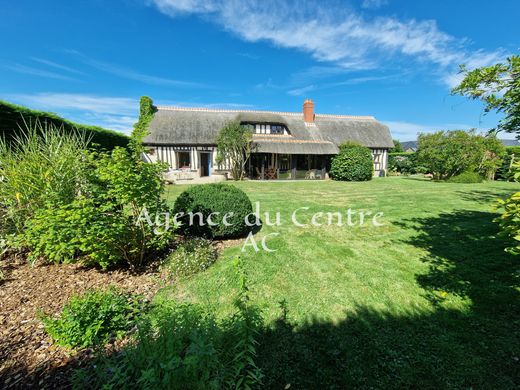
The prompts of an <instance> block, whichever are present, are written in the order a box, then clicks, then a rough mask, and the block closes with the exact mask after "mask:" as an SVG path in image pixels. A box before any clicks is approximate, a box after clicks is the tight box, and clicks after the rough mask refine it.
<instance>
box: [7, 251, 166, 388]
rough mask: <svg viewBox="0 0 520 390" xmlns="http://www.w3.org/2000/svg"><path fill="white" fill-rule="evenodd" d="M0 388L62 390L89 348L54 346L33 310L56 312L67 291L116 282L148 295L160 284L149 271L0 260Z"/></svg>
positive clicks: (89, 354)
mask: <svg viewBox="0 0 520 390" xmlns="http://www.w3.org/2000/svg"><path fill="white" fill-rule="evenodd" d="M0 267H1V269H0V271H2V273H3V280H0V388H2V389H15V388H24V389H27V388H47V389H52V388H60V389H61V388H67V387H70V378H71V374H72V370H73V369H74V368H77V367H78V366H81V365H82V364H85V362H86V361H88V360H89V358H90V356H91V355H92V351H89V350H85V351H81V352H80V353H76V354H74V353H72V352H69V351H66V350H64V349H63V348H60V347H58V346H57V345H54V344H53V342H52V340H51V339H50V338H49V337H48V336H47V335H46V334H45V332H44V329H43V326H42V324H41V322H40V321H39V320H38V313H39V312H40V311H43V312H45V313H47V314H51V315H56V314H58V313H59V312H60V310H61V308H62V307H63V305H64V304H65V303H66V302H67V301H68V300H69V298H70V297H71V296H72V295H75V294H80V293H82V292H85V291H86V290H88V289H92V288H106V287H108V286H110V285H113V286H116V287H118V288H120V289H122V290H124V291H128V292H131V293H136V294H142V295H143V296H144V297H145V299H151V298H152V297H153V296H154V295H155V293H156V291H157V289H158V288H159V285H160V282H159V280H160V279H159V278H158V276H157V273H156V272H155V271H154V270H150V271H146V272H143V273H140V274H132V273H130V272H128V271H124V270H115V271H109V272H104V271H101V270H97V269H93V268H85V267H83V266H81V265H77V264H60V265H55V264H52V265H49V264H47V265H45V264H42V265H36V266H31V265H30V264H29V263H28V262H27V261H26V260H25V259H23V258H16V257H14V256H11V257H9V258H7V259H3V260H0Z"/></svg>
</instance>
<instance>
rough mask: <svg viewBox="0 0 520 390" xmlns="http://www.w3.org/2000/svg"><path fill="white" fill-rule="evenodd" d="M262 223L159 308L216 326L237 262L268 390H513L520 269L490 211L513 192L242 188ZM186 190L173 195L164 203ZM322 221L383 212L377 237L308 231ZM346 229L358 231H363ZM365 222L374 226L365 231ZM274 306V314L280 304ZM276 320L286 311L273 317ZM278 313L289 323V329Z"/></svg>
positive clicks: (420, 186)
mask: <svg viewBox="0 0 520 390" xmlns="http://www.w3.org/2000/svg"><path fill="white" fill-rule="evenodd" d="M230 184H232V185H237V186H238V187H240V188H242V189H243V190H244V191H245V192H246V193H247V194H248V195H249V196H250V198H251V200H252V201H253V202H256V201H259V202H260V204H261V212H262V213H263V212H265V211H269V212H270V214H271V217H272V220H274V216H275V213H276V212H277V211H279V212H280V214H281V221H282V225H281V226H267V225H266V224H265V222H266V220H265V218H264V217H262V219H263V221H264V226H263V227H262V229H261V230H260V231H259V232H258V233H257V234H256V236H255V237H256V238H257V241H258V244H259V245H260V242H259V240H260V239H261V238H262V237H263V236H265V235H267V234H269V233H273V232H277V233H280V235H278V236H270V237H269V238H268V239H267V244H268V246H269V247H270V248H272V249H275V250H276V252H265V251H263V250H261V251H259V252H258V253H256V252H255V251H254V250H253V249H252V248H251V247H248V248H247V250H246V252H241V244H239V245H236V246H233V247H230V248H228V249H226V250H225V251H224V252H223V253H222V255H221V257H220V259H219V260H218V261H217V263H216V264H215V265H213V266H212V267H211V268H210V269H209V270H207V271H206V272H204V273H201V274H198V275H196V276H195V277H192V278H190V279H186V280H181V281H179V282H178V283H176V284H175V285H172V286H168V287H166V288H164V289H163V290H162V291H161V293H160V297H161V298H175V299H179V300H187V301H193V302H200V303H204V304H208V305H210V306H212V307H214V309H215V311H216V312H217V313H219V314H221V315H224V314H227V313H229V312H230V311H231V310H232V299H233V297H234V295H235V294H234V293H235V291H236V285H237V284H236V281H235V280H234V276H233V275H234V270H233V265H232V259H233V258H234V257H236V256H241V257H242V258H243V259H244V263H245V265H246V270H247V272H248V275H249V280H250V288H251V296H252V299H253V301H254V302H255V303H256V304H258V305H259V306H260V307H261V308H262V310H263V314H264V316H265V318H266V319H267V321H268V323H269V324H270V329H268V330H266V331H265V332H264V333H263V334H262V335H260V337H259V341H260V343H261V344H260V347H259V357H258V359H259V361H260V365H261V367H262V369H263V370H264V374H265V379H264V383H265V385H266V386H267V387H271V388H283V387H284V386H285V385H287V384H291V388H344V387H345V386H347V387H352V386H355V387H377V388H388V387H394V388H398V387H403V386H404V387H422V388H424V387H426V388H439V387H451V388H469V387H473V388H481V387H486V388H514V387H515V386H519V385H520V383H519V381H520V379H519V374H518V373H519V372H520V350H519V349H520V348H519V346H520V335H519V329H520V316H519V314H520V299H519V298H520V294H519V292H520V290H519V286H520V274H519V265H520V259H518V258H515V257H513V256H510V255H508V254H507V253H505V252H504V251H503V248H504V246H505V241H504V240H503V239H501V238H498V237H497V236H496V235H497V232H498V231H497V227H496V224H494V223H493V222H492V220H493V218H494V217H495V216H496V212H495V211H494V210H493V204H494V199H495V198H496V197H497V196H506V195H508V194H510V193H512V192H513V191H517V190H518V189H519V188H518V185H516V184H512V183H502V182H496V183H484V184H478V185H474V184H448V183H432V182H429V181H426V180H422V179H418V178H384V179H376V180H373V181H371V182H365V183H338V182H329V181H327V182H295V183H292V182H244V183H236V184H235V183H230ZM185 188H186V187H184V186H176V187H170V188H169V189H168V195H167V196H168V200H169V201H171V202H173V201H174V199H175V197H176V196H177V195H178V194H179V193H180V192H181V191H182V190H184V189H185ZM300 207H309V209H308V210H300V211H299V212H298V219H299V221H301V222H304V223H310V218H311V216H312V215H313V214H315V213H317V212H337V211H340V212H343V213H344V221H345V222H346V212H347V210H348V209H349V208H351V209H352V210H356V211H360V210H365V211H367V210H370V211H371V212H372V213H375V212H383V213H384V217H382V218H380V221H381V222H382V223H384V226H382V227H375V226H372V225H371V224H370V223H365V225H364V226H361V227H360V226H355V227H349V226H343V227H339V226H334V225H333V226H321V227H315V226H308V227H305V228H300V227H296V226H294V224H293V223H292V222H291V214H292V213H293V211H294V210H296V209H298V208H300ZM354 221H359V219H358V217H357V216H356V217H355V218H354ZM368 222H370V219H369V221H368ZM280 302H283V304H281V303H280ZM281 306H283V307H285V308H286V310H285V311H284V310H282V309H281ZM284 312H285V315H284Z"/></svg>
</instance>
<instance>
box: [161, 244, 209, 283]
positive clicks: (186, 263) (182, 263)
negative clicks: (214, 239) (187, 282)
mask: <svg viewBox="0 0 520 390" xmlns="http://www.w3.org/2000/svg"><path fill="white" fill-rule="evenodd" d="M216 259H217V253H216V251H215V249H214V248H213V246H212V244H211V241H208V240H205V239H203V238H192V239H188V240H186V241H184V242H183V243H181V244H180V245H179V247H178V248H176V249H175V251H174V252H172V253H171V254H170V255H169V256H168V258H167V259H166V261H165V262H164V264H163V265H162V268H163V269H164V270H166V272H167V273H168V275H169V276H170V277H172V278H177V277H181V276H189V275H193V274H196V273H197V272H201V271H204V270H205V269H207V268H209V266H210V265H211V264H213V263H214V262H215V260H216Z"/></svg>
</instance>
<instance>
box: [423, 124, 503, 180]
mask: <svg viewBox="0 0 520 390" xmlns="http://www.w3.org/2000/svg"><path fill="white" fill-rule="evenodd" d="M502 153H503V146H502V144H501V143H500V141H498V140H497V139H496V137H494V136H486V137H484V136H481V135H478V134H475V132H474V131H463V130H454V131H438V132H436V133H431V134H420V135H419V149H418V152H417V160H418V163H419V164H420V165H422V166H424V167H426V168H427V169H428V171H429V172H431V173H432V174H433V176H434V178H435V179H439V180H443V179H449V178H450V177H452V176H456V175H459V174H460V173H462V172H465V171H478V172H480V173H481V174H482V175H484V176H485V177H487V178H490V179H491V178H493V177H494V175H495V172H496V171H497V169H498V168H499V167H500V165H501V164H502V161H501V159H500V156H501V155H502Z"/></svg>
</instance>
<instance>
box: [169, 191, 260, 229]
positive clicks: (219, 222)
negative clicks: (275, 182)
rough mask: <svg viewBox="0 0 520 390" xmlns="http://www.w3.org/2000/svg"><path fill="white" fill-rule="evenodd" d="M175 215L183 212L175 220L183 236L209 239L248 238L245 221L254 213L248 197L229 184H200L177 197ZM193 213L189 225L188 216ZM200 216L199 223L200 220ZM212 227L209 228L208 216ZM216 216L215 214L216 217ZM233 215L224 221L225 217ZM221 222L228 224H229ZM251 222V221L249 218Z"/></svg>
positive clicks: (174, 208) (248, 227)
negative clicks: (178, 223)
mask: <svg viewBox="0 0 520 390" xmlns="http://www.w3.org/2000/svg"><path fill="white" fill-rule="evenodd" d="M173 212H174V214H178V213H181V212H182V213H184V216H183V217H181V218H177V220H178V221H179V222H181V223H182V225H181V226H180V230H181V232H182V233H184V234H186V235H193V236H198V237H201V236H202V237H209V238H232V237H241V236H245V235H247V233H249V232H250V231H251V230H252V229H253V228H252V227H250V226H247V225H246V223H245V218H246V216H247V215H248V214H250V213H252V212H253V207H252V205H251V201H250V200H249V197H248V196H247V195H246V193H245V192H244V191H242V190H241V189H239V188H237V187H234V186H231V185H228V184H202V185H197V186H193V187H190V188H188V189H187V190H186V191H184V192H183V193H182V194H180V195H179V197H178V198H177V200H176V201H175V205H174V206H173ZM190 212H191V213H192V215H193V216H194V217H193V218H192V221H191V222H192V223H190V219H189V217H188V215H187V214H188V213H190ZM196 213H201V215H202V216H203V218H202V224H201V223H200V217H199V216H197V214H196ZM212 213H215V214H214V215H213V216H212V217H211V220H210V221H211V222H212V223H213V224H216V225H215V226H209V224H208V217H209V215H210V214H212ZM217 213H218V214H217ZM228 213H233V214H232V215H229V217H228V218H227V219H226V221H224V216H225V215H226V214H228ZM224 222H227V224H228V225H230V226H226V224H225V223H224ZM251 223H254V218H253V217H251Z"/></svg>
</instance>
